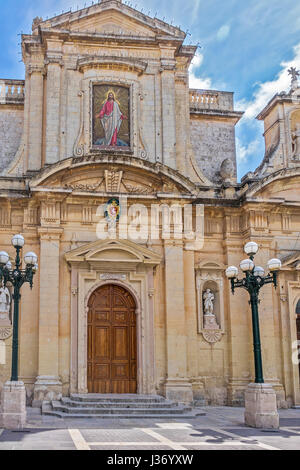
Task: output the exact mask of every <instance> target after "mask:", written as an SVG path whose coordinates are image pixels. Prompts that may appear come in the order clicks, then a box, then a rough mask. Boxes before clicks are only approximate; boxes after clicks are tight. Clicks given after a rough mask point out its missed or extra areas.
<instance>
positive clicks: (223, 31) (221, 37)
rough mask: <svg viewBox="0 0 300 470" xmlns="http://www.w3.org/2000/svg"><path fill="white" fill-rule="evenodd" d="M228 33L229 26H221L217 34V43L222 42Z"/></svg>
mask: <svg viewBox="0 0 300 470" xmlns="http://www.w3.org/2000/svg"><path fill="white" fill-rule="evenodd" d="M229 33H230V26H229V25H228V24H223V26H221V28H220V29H219V31H218V32H217V39H218V40H219V41H224V40H225V39H226V38H227V36H228V35H229Z"/></svg>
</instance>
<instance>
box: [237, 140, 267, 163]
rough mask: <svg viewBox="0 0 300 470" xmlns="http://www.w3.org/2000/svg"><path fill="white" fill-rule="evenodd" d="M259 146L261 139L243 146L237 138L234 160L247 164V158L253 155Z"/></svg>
mask: <svg viewBox="0 0 300 470" xmlns="http://www.w3.org/2000/svg"><path fill="white" fill-rule="evenodd" d="M260 145H261V139H260V138H258V137H257V138H256V139H255V140H253V141H252V142H250V143H249V144H248V145H243V144H242V142H241V141H240V139H239V138H237V139H236V159H237V162H238V163H244V162H247V161H248V159H249V157H251V156H252V155H254V154H255V153H256V152H257V150H258V149H259V147H260Z"/></svg>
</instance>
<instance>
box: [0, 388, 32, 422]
mask: <svg viewBox="0 0 300 470" xmlns="http://www.w3.org/2000/svg"><path fill="white" fill-rule="evenodd" d="M25 424H26V390H25V386H24V383H23V382H21V381H18V382H10V381H8V382H6V383H5V384H4V386H3V389H2V396H1V409H0V427H2V428H5V429H22V428H23V427H24V426H25Z"/></svg>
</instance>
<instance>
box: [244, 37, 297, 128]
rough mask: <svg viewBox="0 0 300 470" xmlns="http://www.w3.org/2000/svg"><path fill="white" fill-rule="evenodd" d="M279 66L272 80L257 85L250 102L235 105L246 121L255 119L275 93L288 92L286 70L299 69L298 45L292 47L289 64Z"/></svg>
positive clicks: (289, 82) (289, 78)
mask: <svg viewBox="0 0 300 470" xmlns="http://www.w3.org/2000/svg"><path fill="white" fill-rule="evenodd" d="M280 66H281V70H280V72H279V73H278V74H277V76H276V78H275V79H274V80H271V81H268V82H264V83H259V84H258V89H257V90H256V91H255V93H254V94H253V99H252V101H249V102H247V101H246V100H241V101H239V102H238V103H237V104H236V108H237V109H243V110H245V115H244V117H245V118H246V119H253V118H255V117H256V116H257V115H258V113H259V112H260V111H262V110H263V108H264V107H265V106H266V105H267V104H268V102H269V101H270V99H271V98H272V97H273V96H274V95H275V94H276V93H280V92H282V91H289V89H290V84H291V77H290V75H288V69H289V68H290V67H296V68H297V69H299V68H300V43H299V44H297V45H296V46H295V47H294V58H293V59H292V60H290V61H289V62H282V63H281V64H280Z"/></svg>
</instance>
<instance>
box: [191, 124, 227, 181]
mask: <svg viewBox="0 0 300 470" xmlns="http://www.w3.org/2000/svg"><path fill="white" fill-rule="evenodd" d="M191 144H192V148H193V150H194V153H195V159H196V161H197V163H198V166H199V167H200V169H201V170H202V171H203V173H204V175H205V176H206V177H207V178H208V179H210V180H211V181H212V182H214V183H216V182H217V181H218V180H220V179H221V178H220V174H219V172H220V168H221V165H222V162H223V161H224V160H226V159H230V160H231V161H232V164H233V168H234V175H236V153H235V131H234V126H233V125H232V124H231V123H230V122H228V121H222V120H212V119H205V118H204V119H203V118H201V119H198V118H196V119H191Z"/></svg>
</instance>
